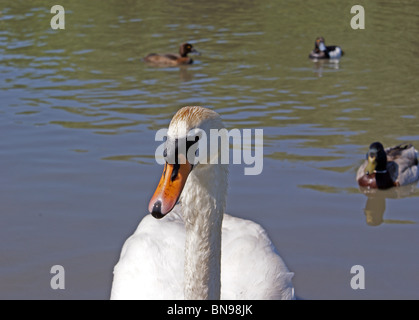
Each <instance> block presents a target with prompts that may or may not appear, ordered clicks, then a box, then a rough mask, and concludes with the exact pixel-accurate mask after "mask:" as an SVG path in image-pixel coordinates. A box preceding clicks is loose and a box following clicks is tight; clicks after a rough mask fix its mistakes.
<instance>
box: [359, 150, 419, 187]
mask: <svg viewBox="0 0 419 320" xmlns="http://www.w3.org/2000/svg"><path fill="white" fill-rule="evenodd" d="M356 180H357V181H358V184H359V185H360V186H361V187H367V188H378V189H388V188H391V187H395V186H404V185H408V184H410V183H413V182H416V181H418V180H419V170H418V151H417V150H416V149H415V148H414V147H413V146H412V145H411V144H400V145H398V146H395V147H391V148H387V149H384V147H383V145H382V144H381V143H380V142H374V143H372V144H371V145H370V148H369V151H368V153H367V160H366V161H365V162H364V163H363V164H362V165H361V167H360V168H359V169H358V173H357V175H356Z"/></svg>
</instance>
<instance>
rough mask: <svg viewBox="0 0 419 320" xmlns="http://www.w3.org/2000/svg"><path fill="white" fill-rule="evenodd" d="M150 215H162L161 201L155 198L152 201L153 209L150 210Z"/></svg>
mask: <svg viewBox="0 0 419 320" xmlns="http://www.w3.org/2000/svg"><path fill="white" fill-rule="evenodd" d="M151 215H152V216H153V217H154V218H156V219H161V218H163V217H164V214H162V213H161V201H160V200H157V201H156V202H155V203H154V206H153V210H152V211H151Z"/></svg>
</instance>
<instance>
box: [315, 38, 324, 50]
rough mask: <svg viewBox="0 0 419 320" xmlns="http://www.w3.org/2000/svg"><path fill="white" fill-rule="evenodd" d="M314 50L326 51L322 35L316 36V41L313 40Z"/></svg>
mask: <svg viewBox="0 0 419 320" xmlns="http://www.w3.org/2000/svg"><path fill="white" fill-rule="evenodd" d="M314 50H315V51H316V52H320V51H326V45H325V44H324V38H323V37H317V38H316V41H315V42H314Z"/></svg>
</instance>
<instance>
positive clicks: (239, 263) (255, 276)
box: [221, 214, 294, 300]
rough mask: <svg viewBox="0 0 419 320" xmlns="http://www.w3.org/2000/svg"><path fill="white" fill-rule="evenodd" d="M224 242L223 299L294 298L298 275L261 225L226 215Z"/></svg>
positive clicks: (223, 233) (223, 232)
mask: <svg viewBox="0 0 419 320" xmlns="http://www.w3.org/2000/svg"><path fill="white" fill-rule="evenodd" d="M221 241H222V254H221V299H225V300H229V299H231V300H236V299H250V300H255V299H259V300H261V299H262V300H266V299H294V289H293V285H292V281H291V279H292V277H293V275H294V274H293V273H292V272H289V270H288V268H287V266H286V265H285V263H284V261H283V260H282V258H281V257H280V256H279V255H278V253H277V251H276V249H275V247H274V246H273V244H272V242H271V240H270V239H269V238H268V235H267V233H266V231H265V230H264V229H263V228H262V227H261V226H260V225H259V224H257V223H255V222H253V221H250V220H245V219H240V218H236V217H232V216H230V215H227V214H225V215H224V219H223V227H222V240H221Z"/></svg>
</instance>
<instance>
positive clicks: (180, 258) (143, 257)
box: [111, 210, 185, 300]
mask: <svg viewBox="0 0 419 320" xmlns="http://www.w3.org/2000/svg"><path fill="white" fill-rule="evenodd" d="M184 247H185V229H184V224H183V221H182V219H181V216H180V215H179V214H177V212H176V210H173V212H172V213H171V214H170V215H168V216H167V217H165V218H164V219H160V220H157V219H155V218H153V217H152V216H151V215H146V216H145V217H144V218H143V220H142V221H141V222H140V224H139V226H138V228H137V230H136V231H135V232H134V234H133V235H132V236H130V237H129V238H128V239H127V240H126V242H125V244H124V246H123V248H122V251H121V256H120V259H119V262H118V263H117V265H116V266H115V268H114V279H113V284H112V291H111V299H112V300H131V299H135V300H142V299H147V300H150V299H171V300H172V299H173V300H174V299H183V296H184V294H183V277H184V275H183V268H184V250H185V249H184Z"/></svg>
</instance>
